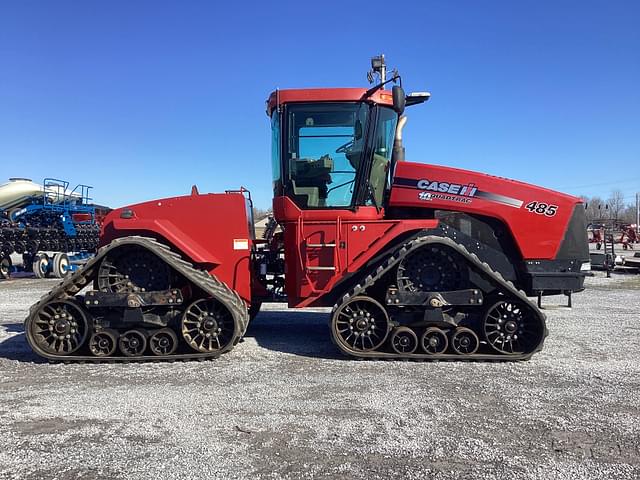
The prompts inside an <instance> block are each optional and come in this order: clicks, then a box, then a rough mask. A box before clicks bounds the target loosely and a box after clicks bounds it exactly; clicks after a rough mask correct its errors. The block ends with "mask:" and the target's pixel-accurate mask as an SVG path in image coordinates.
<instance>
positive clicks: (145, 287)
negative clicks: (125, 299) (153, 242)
mask: <svg viewBox="0 0 640 480" xmlns="http://www.w3.org/2000/svg"><path fill="white" fill-rule="evenodd" d="M96 283H97V289H98V290H100V291H101V292H112V293H130V292H150V291H158V290H167V289H168V288H170V286H171V279H170V271H169V267H168V266H167V264H166V263H164V262H163V261H162V260H160V258H158V257H157V256H156V255H155V254H153V253H152V252H150V251H149V250H147V249H146V248H143V247H139V246H125V247H122V248H118V249H115V250H113V251H112V252H109V254H108V255H107V256H106V257H105V258H104V259H103V260H102V262H101V263H100V267H99V268H98V276H97V279H96Z"/></svg>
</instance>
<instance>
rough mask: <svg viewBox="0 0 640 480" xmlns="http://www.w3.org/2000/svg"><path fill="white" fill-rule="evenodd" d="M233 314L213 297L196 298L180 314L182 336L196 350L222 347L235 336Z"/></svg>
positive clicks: (207, 350)
mask: <svg viewBox="0 0 640 480" xmlns="http://www.w3.org/2000/svg"><path fill="white" fill-rule="evenodd" d="M235 329H236V326H235V322H234V321H233V315H232V314H231V312H230V311H229V310H228V309H227V307H225V306H224V305H223V304H222V303H221V302H219V301H218V300H216V299H214V298H210V299H205V298H202V299H200V300H196V301H195V302H193V303H192V304H191V305H189V306H188V307H187V309H186V310H185V312H184V314H183V315H182V337H183V338H184V340H185V341H186V342H187V344H189V346H190V347H191V348H193V349H194V350H196V351H198V352H207V353H210V352H216V351H219V350H222V349H224V348H225V347H226V346H228V345H229V343H230V342H231V341H232V340H233V338H234V337H235V333H236V332H235Z"/></svg>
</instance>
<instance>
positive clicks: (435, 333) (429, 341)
mask: <svg viewBox="0 0 640 480" xmlns="http://www.w3.org/2000/svg"><path fill="white" fill-rule="evenodd" d="M420 346H421V347H422V350H423V351H424V352H425V353H428V354H429V355H437V354H439V353H444V352H446V351H447V348H448V347H449V339H448V338H447V334H446V333H445V332H444V330H441V329H439V328H438V327H429V328H427V329H426V330H425V332H424V333H423V334H422V336H421V337H420Z"/></svg>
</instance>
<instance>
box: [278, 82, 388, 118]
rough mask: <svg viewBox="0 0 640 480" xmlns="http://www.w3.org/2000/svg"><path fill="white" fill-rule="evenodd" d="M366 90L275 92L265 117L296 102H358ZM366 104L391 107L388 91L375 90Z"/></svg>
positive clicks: (320, 89)
mask: <svg viewBox="0 0 640 480" xmlns="http://www.w3.org/2000/svg"><path fill="white" fill-rule="evenodd" d="M367 91H368V90H367V89H366V88H302V89H287V90H276V91H274V92H271V95H269V99H268V100H267V115H269V116H271V114H272V113H273V110H274V109H275V108H276V107H277V106H278V105H283V104H285V103H296V102H358V101H362V99H363V98H364V96H365V94H366V93H367ZM366 101H367V102H370V103H377V104H380V105H388V106H393V98H392V96H391V92H390V91H389V90H382V89H380V90H377V91H376V92H374V93H373V94H372V95H371V96H369V97H368V98H367V99H366Z"/></svg>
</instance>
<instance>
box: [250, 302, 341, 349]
mask: <svg viewBox="0 0 640 480" xmlns="http://www.w3.org/2000/svg"><path fill="white" fill-rule="evenodd" d="M245 337H252V338H255V340H256V342H257V343H258V345H260V346H261V347H263V348H267V349H269V350H275V351H278V352H283V353H291V354H294V355H300V356H303V357H313V358H328V359H332V360H347V357H345V356H344V355H342V354H341V353H340V352H339V351H338V348H337V347H336V346H335V345H334V344H333V343H332V341H331V334H330V331H329V325H328V314H326V313H319V312H305V311H286V312H283V311H269V310H266V311H265V310H262V311H261V312H260V314H259V315H258V316H257V317H256V318H255V319H254V320H253V321H252V322H251V324H250V325H249V328H248V329H247V333H246V334H245Z"/></svg>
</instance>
